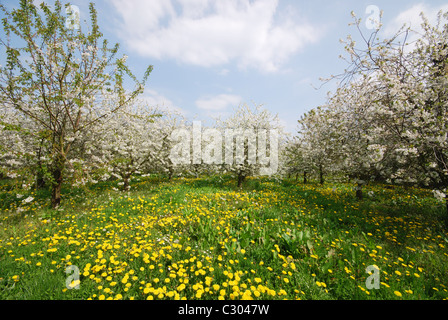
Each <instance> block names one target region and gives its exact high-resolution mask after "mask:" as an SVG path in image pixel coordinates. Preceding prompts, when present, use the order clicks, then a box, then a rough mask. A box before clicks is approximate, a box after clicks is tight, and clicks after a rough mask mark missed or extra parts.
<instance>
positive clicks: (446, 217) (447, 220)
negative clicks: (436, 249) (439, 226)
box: [445, 189, 448, 229]
mask: <svg viewBox="0 0 448 320" xmlns="http://www.w3.org/2000/svg"><path fill="white" fill-rule="evenodd" d="M445 192H446V193H448V189H447V190H446V191H445ZM445 204H446V216H445V225H446V227H447V229H448V194H445Z"/></svg>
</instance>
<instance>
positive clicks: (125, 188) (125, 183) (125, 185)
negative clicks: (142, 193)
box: [123, 174, 131, 191]
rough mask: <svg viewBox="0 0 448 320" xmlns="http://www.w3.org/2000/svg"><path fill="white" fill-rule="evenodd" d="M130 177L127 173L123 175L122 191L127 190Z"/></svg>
mask: <svg viewBox="0 0 448 320" xmlns="http://www.w3.org/2000/svg"><path fill="white" fill-rule="evenodd" d="M130 177H131V175H130V174H127V175H125V176H124V177H123V191H127V190H128V189H129V178H130Z"/></svg>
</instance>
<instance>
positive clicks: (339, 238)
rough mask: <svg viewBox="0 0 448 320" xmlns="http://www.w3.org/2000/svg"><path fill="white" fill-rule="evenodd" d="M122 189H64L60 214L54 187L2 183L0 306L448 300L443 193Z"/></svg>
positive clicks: (341, 187)
mask: <svg viewBox="0 0 448 320" xmlns="http://www.w3.org/2000/svg"><path fill="white" fill-rule="evenodd" d="M116 187H117V185H116V182H102V183H98V184H96V185H93V186H87V187H83V188H72V189H70V188H69V186H66V187H65V188H64V190H63V199H62V200H63V204H62V206H61V207H60V208H59V210H57V211H55V210H50V209H48V207H49V202H48V200H47V199H48V198H49V195H48V191H45V190H41V191H23V192H20V190H19V192H18V191H17V189H16V188H15V187H14V186H13V185H12V184H11V181H3V183H2V184H1V185H0V299H2V300H7V299H15V300H29V299H33V300H35V299H39V300H41V299H42V300H50V299H56V300H66V299H67V300H74V299H82V300H85V299H93V300H98V299H99V300H110V299H135V300H153V299H163V300H166V299H173V300H174V299H187V300H201V299H202V300H232V299H234V300H246V299H254V300H278V299H302V300H307V299H308V300H332V299H339V300H355V299H356V300H364V299H375V300H377V299H380V300H393V299H406V300H412V299H418V300H433V299H434V300H442V299H447V298H448V291H447V290H448V274H447V269H448V268H447V266H448V249H447V246H448V233H447V229H446V227H445V223H444V217H445V215H446V213H445V211H444V206H443V204H442V203H438V202H437V201H436V199H435V198H434V196H433V194H432V192H431V191H428V190H423V189H416V188H404V187H397V186H385V185H368V186H366V188H365V190H364V193H365V198H364V200H363V201H358V200H357V199H356V198H355V191H354V188H355V186H354V185H351V184H347V183H325V184H324V185H322V186H321V185H319V184H314V183H309V184H303V183H301V182H296V181H294V180H281V181H278V180H273V179H255V178H254V179H249V180H248V181H246V183H245V185H244V186H243V188H242V189H238V188H237V187H236V183H235V182H234V181H233V180H231V179H230V178H229V177H226V176H223V177H205V178H176V179H173V180H172V181H170V182H168V181H166V180H163V179H159V178H157V177H145V178H143V177H140V178H137V179H134V180H133V181H132V183H131V187H132V189H131V190H132V191H128V192H121V191H116ZM18 193H19V194H18ZM369 266H370V267H369ZM368 267H369V268H370V269H369V270H370V273H368V272H366V269H367V268H368ZM77 273H78V274H79V276H78V274H77ZM374 274H376V275H377V277H376V278H374V279H373V278H372V277H371V275H374ZM369 279H370V280H369ZM372 279H373V280H374V281H376V282H378V287H377V288H370V289H369V286H368V283H369V281H371V282H370V283H373V282H372Z"/></svg>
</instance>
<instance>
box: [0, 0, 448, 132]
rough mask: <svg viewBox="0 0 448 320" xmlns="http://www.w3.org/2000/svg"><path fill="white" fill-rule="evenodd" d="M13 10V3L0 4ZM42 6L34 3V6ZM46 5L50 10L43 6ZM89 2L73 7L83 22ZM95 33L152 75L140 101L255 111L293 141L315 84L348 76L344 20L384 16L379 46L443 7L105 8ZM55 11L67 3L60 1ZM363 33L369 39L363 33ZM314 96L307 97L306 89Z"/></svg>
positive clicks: (316, 94)
mask: <svg viewBox="0 0 448 320" xmlns="http://www.w3.org/2000/svg"><path fill="white" fill-rule="evenodd" d="M0 2H1V3H4V4H7V5H8V6H10V7H13V6H14V5H15V4H17V1H10V0H0ZM36 2H41V1H36ZM51 2H52V1H50V3H51ZM88 2H89V1H86V0H72V1H70V3H71V4H72V5H76V6H77V7H79V10H80V18H81V21H83V20H87V21H88V20H89V11H88ZM93 2H94V3H95V7H96V9H97V11H98V15H99V25H100V30H101V31H102V32H103V33H104V36H105V38H107V39H108V40H109V41H110V43H116V42H118V43H120V45H121V47H120V48H121V49H120V52H121V53H122V54H126V55H127V56H128V60H127V62H128V64H129V65H130V67H131V69H132V70H133V71H134V72H135V73H136V74H137V75H138V76H139V77H140V78H141V76H142V75H143V72H144V70H145V69H146V67H147V66H148V65H153V66H154V71H153V72H152V73H151V75H150V78H149V80H148V82H147V86H146V90H145V93H144V95H143V98H144V99H145V100H147V101H148V102H149V103H150V104H153V105H156V104H158V105H164V106H166V107H170V108H173V109H176V110H178V111H180V112H182V113H183V114H184V115H185V116H186V117H187V118H188V119H190V120H193V119H196V120H203V121H207V120H209V119H211V117H215V116H218V115H221V116H223V117H225V116H227V115H230V114H231V113H232V111H233V110H234V108H235V107H237V106H238V104H240V103H248V104H252V103H255V104H263V105H264V107H265V108H266V109H268V110H270V111H271V112H272V113H273V114H278V115H279V118H280V120H281V122H282V123H283V124H284V126H285V129H286V130H287V131H289V132H291V133H294V132H295V129H296V124H297V120H298V119H299V118H300V116H301V115H302V114H303V113H305V112H306V111H308V110H310V109H312V108H315V107H317V106H319V105H322V104H324V103H325V101H326V96H327V92H328V91H331V90H334V89H335V85H336V83H330V84H327V85H324V86H323V87H321V88H320V89H319V90H316V89H315V88H314V87H319V86H320V85H321V84H322V83H321V82H320V81H319V78H321V77H329V76H330V75H332V74H340V73H342V72H343V70H344V68H345V67H347V64H346V62H344V61H343V60H341V59H340V58H339V55H341V54H344V46H343V44H341V43H340V42H339V40H340V39H345V38H346V36H347V35H349V34H352V35H353V38H355V39H357V38H359V37H358V35H359V34H358V31H357V30H356V28H354V27H350V26H348V24H349V23H351V22H353V18H352V17H351V11H354V12H355V13H356V15H357V17H360V18H363V19H364V21H366V20H367V19H368V18H369V17H373V15H374V14H375V13H374V12H372V11H367V12H366V10H367V8H368V7H369V6H375V8H378V9H380V10H382V11H383V17H382V21H381V22H382V24H383V29H382V30H383V31H382V32H381V34H380V35H381V36H389V35H391V34H392V33H393V32H394V31H396V30H398V28H399V27H400V26H401V25H402V24H403V23H411V24H412V27H418V25H419V22H420V20H419V16H418V15H419V13H420V12H421V11H424V12H425V14H426V15H427V16H428V17H429V19H430V20H434V19H435V15H436V13H437V11H439V10H440V9H444V10H448V2H447V1H437V0H432V1H412V0H411V1H409V0H408V1H402V0H400V1H395V0H394V1H376V0H372V1H359V0H358V1H354V0H339V1H324V0H315V1H293V0H108V1H106V0H105V1H93ZM63 3H66V2H65V1H63ZM361 27H362V32H364V33H365V34H367V35H369V34H370V33H371V32H372V30H371V29H369V28H368V26H367V25H366V24H365V23H363V24H362V26H361ZM313 86H314V87H313Z"/></svg>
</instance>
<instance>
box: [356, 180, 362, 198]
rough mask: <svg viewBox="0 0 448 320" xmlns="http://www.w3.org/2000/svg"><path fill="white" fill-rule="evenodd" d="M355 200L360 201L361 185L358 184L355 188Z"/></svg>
mask: <svg viewBox="0 0 448 320" xmlns="http://www.w3.org/2000/svg"><path fill="white" fill-rule="evenodd" d="M356 198H358V200H362V183H361V182H358V186H357V187H356Z"/></svg>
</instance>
